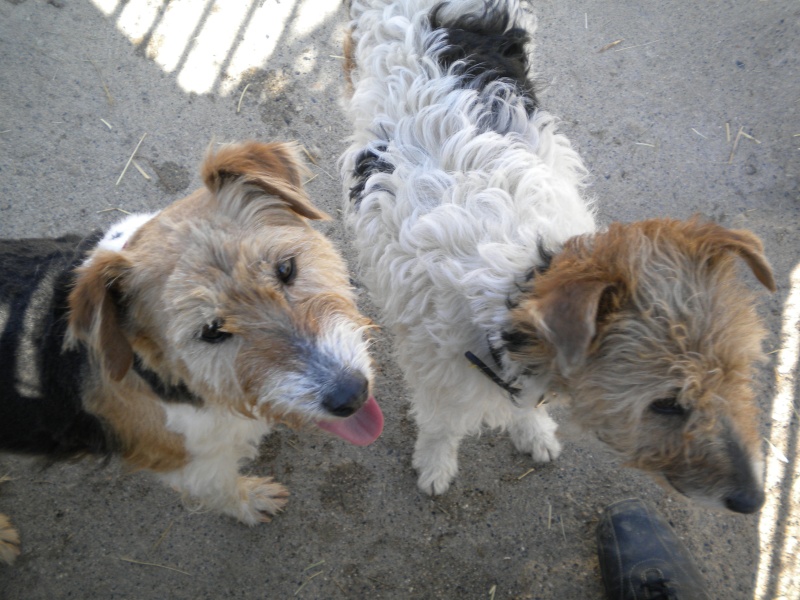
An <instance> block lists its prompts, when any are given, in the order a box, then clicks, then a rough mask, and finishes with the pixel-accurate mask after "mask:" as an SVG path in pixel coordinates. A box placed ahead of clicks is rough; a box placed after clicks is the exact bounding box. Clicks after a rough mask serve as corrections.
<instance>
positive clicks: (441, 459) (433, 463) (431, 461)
mask: <svg viewBox="0 0 800 600" xmlns="http://www.w3.org/2000/svg"><path fill="white" fill-rule="evenodd" d="M443 454H445V455H433V456H432V455H430V454H425V453H422V452H419V451H417V452H415V453H414V460H413V465H414V468H415V469H416V470H417V473H419V479H418V480H417V485H418V486H419V489H420V490H422V491H423V492H425V493H426V494H428V495H429V496H438V495H440V494H444V493H445V492H446V491H447V489H448V488H449V487H450V484H451V483H452V482H453V479H455V477H456V475H457V474H458V459H457V458H456V456H455V453H453V454H452V455H451V454H450V453H443Z"/></svg>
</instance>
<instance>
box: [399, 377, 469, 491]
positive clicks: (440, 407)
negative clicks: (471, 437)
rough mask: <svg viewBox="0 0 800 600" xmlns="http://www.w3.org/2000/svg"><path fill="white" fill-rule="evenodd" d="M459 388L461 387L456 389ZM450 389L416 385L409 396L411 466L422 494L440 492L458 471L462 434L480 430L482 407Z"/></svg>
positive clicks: (445, 489)
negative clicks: (414, 436) (412, 421)
mask: <svg viewBox="0 0 800 600" xmlns="http://www.w3.org/2000/svg"><path fill="white" fill-rule="evenodd" d="M459 391H463V390H459ZM453 393H454V390H453V389H449V390H448V389H445V388H434V389H429V388H424V387H418V388H417V390H416V391H415V392H414V397H413V411H412V412H413V414H414V419H415V421H416V423H417V429H418V433H417V442H416V446H415V448H414V458H413V463H412V464H413V466H414V468H415V469H416V471H417V473H418V474H419V479H418V480H417V484H418V485H419V488H420V490H422V491H423V492H425V493H426V494H432V495H438V494H444V493H445V492H446V491H447V489H448V488H449V487H450V483H451V482H452V481H453V479H454V478H455V476H456V474H457V473H458V448H459V446H460V444H461V440H462V439H463V438H464V436H465V435H467V434H469V433H474V432H477V431H479V430H480V426H481V421H482V418H483V410H484V407H483V406H482V404H481V403H480V401H478V400H475V399H474V398H472V396H471V395H469V394H468V396H469V397H461V398H456V397H453V396H452V394H453Z"/></svg>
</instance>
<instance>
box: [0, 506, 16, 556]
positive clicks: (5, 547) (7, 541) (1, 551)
mask: <svg viewBox="0 0 800 600" xmlns="http://www.w3.org/2000/svg"><path fill="white" fill-rule="evenodd" d="M17 556H19V534H18V533H17V530H16V529H14V528H13V527H12V526H11V523H10V522H9V521H8V517H6V516H5V515H0V562H4V563H6V564H9V565H10V564H11V563H13V562H14V559H15V558H17Z"/></svg>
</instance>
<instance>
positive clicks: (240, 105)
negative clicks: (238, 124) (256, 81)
mask: <svg viewBox="0 0 800 600" xmlns="http://www.w3.org/2000/svg"><path fill="white" fill-rule="evenodd" d="M249 87H250V84H249V83H248V84H247V85H246V86H244V89H243V90H242V95H241V96H239V104H237V105H236V114H237V115H238V114H239V111H240V110H242V100H244V93H245V92H246V91H247V88H249Z"/></svg>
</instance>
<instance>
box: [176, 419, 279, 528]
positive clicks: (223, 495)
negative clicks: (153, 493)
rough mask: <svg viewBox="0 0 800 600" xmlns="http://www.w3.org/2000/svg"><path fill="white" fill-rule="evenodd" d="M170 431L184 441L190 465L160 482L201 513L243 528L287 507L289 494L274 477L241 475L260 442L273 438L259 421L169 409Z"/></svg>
mask: <svg viewBox="0 0 800 600" xmlns="http://www.w3.org/2000/svg"><path fill="white" fill-rule="evenodd" d="M167 412H168V415H169V419H168V423H169V427H170V428H171V429H175V430H181V432H182V433H183V434H184V436H185V439H186V449H187V451H188V454H189V457H190V458H189V462H188V463H187V464H186V465H185V466H184V467H182V468H180V469H176V470H174V471H170V472H167V473H163V474H162V475H161V476H162V478H163V479H164V480H165V481H166V482H167V483H168V484H169V485H171V486H172V487H174V488H175V489H176V490H178V491H179V492H181V494H183V496H184V498H185V500H186V501H187V502H188V503H189V504H190V505H192V504H194V505H195V506H197V508H198V509H200V510H204V509H205V510H213V511H217V512H220V513H223V514H226V515H230V516H232V517H235V518H236V519H238V520H239V521H241V522H242V523H246V524H248V525H256V524H257V523H261V522H267V521H269V520H270V518H271V516H272V515H274V514H276V513H277V512H279V511H280V510H281V508H282V507H283V506H284V505H285V504H286V499H287V496H288V495H289V492H288V490H287V489H286V488H285V487H283V486H282V485H281V484H279V483H277V482H275V481H273V480H272V478H271V477H253V476H245V475H241V474H240V473H239V468H240V466H241V464H242V462H244V461H246V460H250V459H252V458H254V457H255V456H256V454H257V452H258V442H259V440H260V439H261V438H262V437H263V436H264V435H266V434H267V433H269V429H270V428H269V426H268V425H267V424H266V423H264V422H263V421H261V420H258V419H251V418H247V417H243V416H240V415H236V414H233V413H231V412H230V411H229V410H222V411H214V410H197V409H194V408H192V407H187V406H182V407H175V408H172V407H171V408H169V409H168V411H167Z"/></svg>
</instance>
